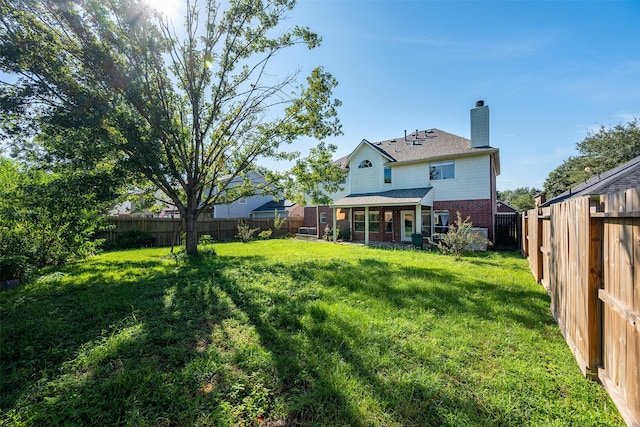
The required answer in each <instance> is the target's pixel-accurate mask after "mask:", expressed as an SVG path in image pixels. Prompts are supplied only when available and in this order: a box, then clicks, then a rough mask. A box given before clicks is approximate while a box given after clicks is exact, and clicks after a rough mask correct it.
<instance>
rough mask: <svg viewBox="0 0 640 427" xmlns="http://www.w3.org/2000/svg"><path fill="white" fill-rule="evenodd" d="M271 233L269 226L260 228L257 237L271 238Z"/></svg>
mask: <svg viewBox="0 0 640 427" xmlns="http://www.w3.org/2000/svg"><path fill="white" fill-rule="evenodd" d="M271 234H273V230H271V229H270V228H268V229H266V230H262V231H261V232H260V234H258V237H259V238H261V239H263V240H268V239H270V238H271Z"/></svg>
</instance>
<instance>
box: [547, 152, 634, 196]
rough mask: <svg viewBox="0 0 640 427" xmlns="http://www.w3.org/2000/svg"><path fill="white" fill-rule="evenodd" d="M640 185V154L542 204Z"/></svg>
mask: <svg viewBox="0 0 640 427" xmlns="http://www.w3.org/2000/svg"><path fill="white" fill-rule="evenodd" d="M639 185H640V156H638V157H636V158H634V159H632V160H630V161H628V162H627V163H624V164H622V165H620V166H617V167H615V168H613V169H609V170H608V171H606V172H602V173H599V174H598V175H596V176H592V177H591V178H589V179H588V180H586V181H585V182H583V183H580V184H578V185H576V186H575V187H572V188H571V189H569V190H567V191H565V192H564V193H562V194H559V195H557V196H556V197H554V198H553V199H550V200H547V201H546V202H545V203H544V204H543V205H542V206H549V205H552V204H554V203H558V202H561V201H563V200H566V199H569V198H571V197H576V196H590V195H600V194H606V193H611V192H614V191H619V190H628V189H629V188H635V187H638V186H639Z"/></svg>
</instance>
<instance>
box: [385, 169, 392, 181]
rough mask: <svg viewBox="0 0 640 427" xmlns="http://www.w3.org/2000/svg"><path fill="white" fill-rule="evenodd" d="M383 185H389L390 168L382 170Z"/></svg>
mask: <svg viewBox="0 0 640 427" xmlns="http://www.w3.org/2000/svg"><path fill="white" fill-rule="evenodd" d="M384 183H385V184H391V168H384Z"/></svg>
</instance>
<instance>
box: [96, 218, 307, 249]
mask: <svg viewBox="0 0 640 427" xmlns="http://www.w3.org/2000/svg"><path fill="white" fill-rule="evenodd" d="M303 221H304V218H302V217H287V218H286V221H285V222H284V225H283V226H282V228H280V229H279V230H276V231H274V233H273V235H272V236H271V237H272V238H273V237H281V236H285V235H287V234H295V233H297V231H298V227H302V224H303ZM240 222H243V223H244V224H246V225H248V226H249V228H260V230H258V232H257V233H256V235H257V234H258V233H259V232H260V231H262V230H267V229H272V228H273V218H233V219H219V218H202V219H199V220H198V222H197V223H196V228H197V232H198V239H199V238H200V237H201V236H203V235H210V236H211V237H212V238H213V240H215V241H218V242H230V241H233V240H236V237H235V236H236V235H237V234H238V225H239V224H240ZM109 223H110V224H111V225H113V227H112V229H111V230H109V231H108V232H107V234H106V235H105V238H106V239H107V242H113V241H116V240H117V239H118V237H120V236H124V235H126V234H127V233H130V232H135V231H142V232H145V233H149V234H151V235H152V236H154V237H155V238H156V243H155V244H156V245H157V246H171V245H179V244H180V238H181V235H182V233H183V231H184V221H183V220H181V219H179V218H144V217H135V216H116V217H110V218H109Z"/></svg>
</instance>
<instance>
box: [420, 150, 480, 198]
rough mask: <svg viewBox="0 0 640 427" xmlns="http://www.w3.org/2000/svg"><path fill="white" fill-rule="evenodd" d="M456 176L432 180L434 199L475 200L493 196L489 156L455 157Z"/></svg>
mask: <svg viewBox="0 0 640 427" xmlns="http://www.w3.org/2000/svg"><path fill="white" fill-rule="evenodd" d="M455 164H456V177H455V178H454V179H439V180H433V181H431V186H432V187H433V189H434V195H433V197H434V200H436V201H445V200H475V199H490V198H491V173H490V165H489V156H477V157H463V158H459V159H455Z"/></svg>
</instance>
